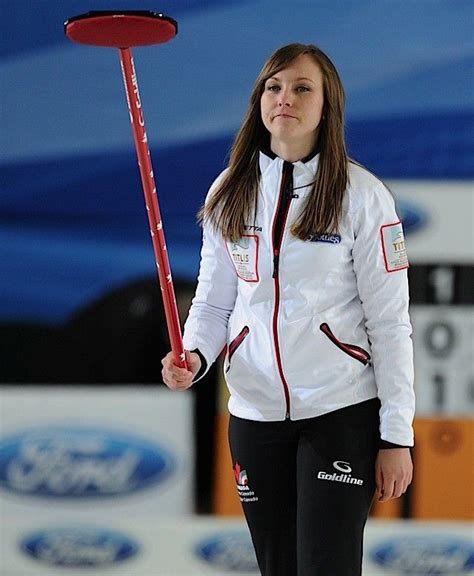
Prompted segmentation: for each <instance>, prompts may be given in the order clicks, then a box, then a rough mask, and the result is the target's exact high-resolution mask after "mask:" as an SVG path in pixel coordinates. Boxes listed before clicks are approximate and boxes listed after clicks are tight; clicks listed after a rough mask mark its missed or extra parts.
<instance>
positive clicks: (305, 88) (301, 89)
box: [296, 86, 310, 92]
mask: <svg viewBox="0 0 474 576" xmlns="http://www.w3.org/2000/svg"><path fill="white" fill-rule="evenodd" d="M296 90H297V92H309V91H310V88H309V86H297V88H296Z"/></svg>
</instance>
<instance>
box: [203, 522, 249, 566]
mask: <svg viewBox="0 0 474 576" xmlns="http://www.w3.org/2000/svg"><path fill="white" fill-rule="evenodd" d="M196 555H197V556H198V558H200V559H201V560H204V561H205V562H208V563H209V564H212V565H213V566H215V567H216V568H222V569H225V570H228V571H231V572H249V573H251V574H258V573H259V571H258V565H257V559H256V558H255V552H254V549H253V545H252V541H251V540H250V535H249V534H248V532H247V531H238V532H229V533H227V534H220V535H218V536H212V537H210V538H207V539H206V540H204V541H202V542H200V543H199V544H198V545H197V546H196Z"/></svg>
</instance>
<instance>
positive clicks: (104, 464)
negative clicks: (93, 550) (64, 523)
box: [0, 426, 175, 498]
mask: <svg viewBox="0 0 474 576" xmlns="http://www.w3.org/2000/svg"><path fill="white" fill-rule="evenodd" d="M174 467H175V464H174V459H173V457H172V455H171V454H170V453H169V452H168V451H167V450H165V449H164V448H163V447H160V446H158V445H157V444H155V443H152V442H149V441H148V440H144V439H143V438H139V437H137V436H134V435H131V434H128V433H123V432H116V431H112V430H107V429H101V428H89V427H86V426H84V427H45V428H39V429H35V430H29V431H24V432H22V433H20V434H17V435H15V436H12V437H10V438H6V439H3V440H1V441H0V487H2V488H5V489H7V490H10V491H12V492H16V493H19V494H22V495H24V494H28V495H32V496H44V497H57V498H85V497H91V498H92V497H105V496H119V495H125V494H128V493H130V492H136V491H137V490H141V489H143V488H145V487H147V486H150V485H152V484H157V483H160V482H162V481H163V480H165V479H166V478H167V477H168V476H169V475H170V473H171V472H172V471H173V469H174Z"/></svg>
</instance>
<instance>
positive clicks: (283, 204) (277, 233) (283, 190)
mask: <svg viewBox="0 0 474 576" xmlns="http://www.w3.org/2000/svg"><path fill="white" fill-rule="evenodd" d="M292 191H293V164H291V163H290V162H286V161H285V162H284V164H283V171H282V177H281V185H280V195H279V198H278V206H277V210H276V216H275V219H274V220H273V230H272V242H273V275H272V276H273V280H274V283H275V308H274V310H273V339H274V342H275V354H276V359H277V366H278V372H279V374H280V378H281V381H282V384H283V391H284V393H285V404H286V412H285V417H286V418H287V419H288V418H289V417H290V407H291V404H290V389H289V386H288V382H287V381H286V378H285V374H284V372H283V364H282V360H281V353H280V339H279V335H278V314H279V309H280V282H279V272H280V247H281V243H282V239H283V232H284V230H285V224H286V220H287V218H288V212H289V209H290V204H291V199H292V197H293V194H292Z"/></svg>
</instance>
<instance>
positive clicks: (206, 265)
mask: <svg viewBox="0 0 474 576" xmlns="http://www.w3.org/2000/svg"><path fill="white" fill-rule="evenodd" d="M217 182H218V180H217V181H216V182H215V183H214V185H213V186H212V187H211V190H210V192H209V194H211V193H212V191H213V189H214V187H215V185H216V183H217ZM237 282H238V279H237V274H236V272H235V268H234V265H233V264H232V262H231V259H230V256H229V253H228V252H227V248H226V244H225V241H224V239H223V237H222V235H221V234H220V233H219V232H218V231H216V230H214V229H213V227H212V226H211V225H210V224H208V223H204V225H203V240H202V249H201V263H200V268H199V276H198V283H197V288H196V293H195V295H194V298H193V301H192V304H191V308H190V310H189V314H188V318H187V320H186V322H185V325H184V335H183V342H184V347H185V348H186V349H187V350H194V349H198V350H199V352H200V353H201V354H202V356H204V358H205V360H206V364H207V366H206V370H205V371H204V372H200V373H199V377H198V378H197V379H196V380H195V381H197V380H200V379H201V378H202V377H203V376H204V375H205V374H206V372H207V371H208V370H209V368H210V367H211V365H212V363H213V362H214V361H215V360H216V358H217V357H218V356H219V354H220V352H221V350H222V349H223V347H224V346H225V344H226V339H227V324H228V321H229V317H230V315H231V313H232V310H233V309H234V304H235V299H236V297H237Z"/></svg>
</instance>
